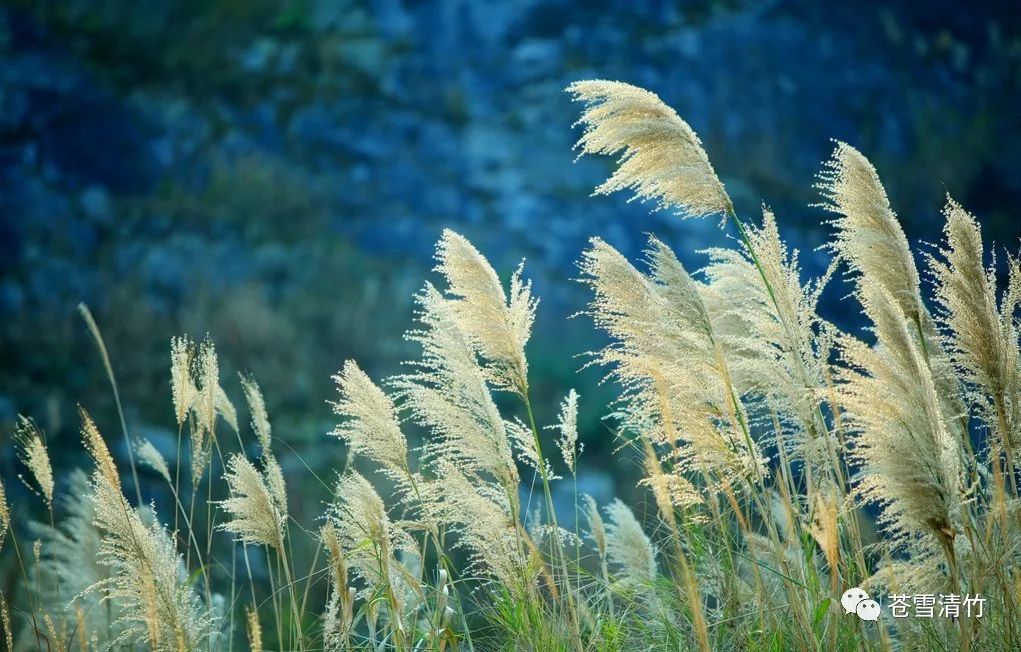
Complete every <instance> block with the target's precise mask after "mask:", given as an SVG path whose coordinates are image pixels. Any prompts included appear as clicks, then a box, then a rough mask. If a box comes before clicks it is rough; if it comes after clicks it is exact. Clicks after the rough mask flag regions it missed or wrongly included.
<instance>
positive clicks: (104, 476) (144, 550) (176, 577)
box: [82, 411, 213, 651]
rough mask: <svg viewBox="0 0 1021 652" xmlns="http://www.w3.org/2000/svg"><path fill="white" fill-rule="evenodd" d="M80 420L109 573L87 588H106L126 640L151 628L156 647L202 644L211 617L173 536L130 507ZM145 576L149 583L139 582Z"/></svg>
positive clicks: (88, 423) (90, 428) (148, 637)
mask: <svg viewBox="0 0 1021 652" xmlns="http://www.w3.org/2000/svg"><path fill="white" fill-rule="evenodd" d="M82 420H83V423H84V425H83V431H84V433H85V444H86V448H87V449H88V450H89V453H90V454H91V455H92V457H93V460H94V461H95V462H96V470H95V472H94V473H93V476H92V495H91V500H92V503H93V505H94V507H95V525H96V527H97V528H98V529H99V531H100V532H102V537H103V538H102V541H101V544H100V548H99V551H98V553H97V558H98V559H99V561H100V563H101V564H103V565H104V566H106V567H107V568H109V569H110V574H111V578H110V579H109V580H102V581H100V582H98V583H97V584H94V585H93V586H91V587H89V589H87V591H88V592H93V591H106V592H107V596H108V597H109V599H110V600H111V602H113V603H115V604H118V605H120V606H121V608H122V609H123V611H124V615H123V616H122V617H121V619H120V621H121V623H122V624H123V625H124V627H125V631H124V633H123V635H122V636H123V637H124V639H125V640H128V641H133V642H138V643H140V642H142V641H146V642H148V643H150V644H151V643H152V641H153V638H154V637H153V628H154V627H155V628H156V638H158V641H159V647H158V648H157V649H159V650H168V651H176V650H178V649H181V648H182V647H183V648H184V649H188V648H190V647H193V646H200V645H201V644H202V642H203V641H204V640H205V639H206V638H207V637H208V636H209V633H210V631H211V630H212V628H213V618H212V617H211V615H210V613H209V611H208V609H206V608H204V607H203V606H202V604H201V602H200V601H199V599H198V597H197V596H196V595H195V593H194V591H193V590H192V587H191V585H190V584H188V583H187V582H185V581H183V580H182V574H180V573H179V570H180V568H181V560H180V557H179V556H178V554H177V551H176V549H175V547H174V540H173V538H172V537H171V536H170V535H169V534H168V533H167V532H166V531H165V530H164V529H163V528H162V527H161V526H160V525H159V523H157V522H155V521H154V522H153V523H152V524H151V525H149V526H146V525H145V524H144V523H143V522H142V519H141V518H140V516H139V513H138V512H137V511H135V510H134V509H132V508H131V507H130V506H129V505H128V502H127V500H125V498H124V495H123V494H122V493H121V486H120V481H119V478H118V476H117V474H116V470H115V469H114V470H113V471H111V469H112V466H113V460H112V458H111V457H110V452H109V450H108V449H107V448H106V445H105V443H104V442H103V439H102V436H101V435H100V434H99V431H98V429H97V428H96V427H95V424H94V423H93V422H92V420H91V419H90V418H89V417H88V415H87V414H85V412H84V411H82ZM145 577H149V578H151V582H149V581H140V579H141V578H145Z"/></svg>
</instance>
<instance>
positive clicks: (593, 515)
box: [582, 494, 606, 559]
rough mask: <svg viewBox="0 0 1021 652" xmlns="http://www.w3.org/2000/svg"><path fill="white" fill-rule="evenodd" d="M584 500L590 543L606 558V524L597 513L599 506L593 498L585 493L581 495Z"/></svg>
mask: <svg viewBox="0 0 1021 652" xmlns="http://www.w3.org/2000/svg"><path fill="white" fill-rule="evenodd" d="M582 498H583V499H584V502H585V520H586V521H588V536H589V539H591V540H592V544H593V545H594V546H595V547H596V552H598V553H599V556H600V557H601V558H603V559H605V558H606V524H605V523H604V522H603V517H602V515H601V514H600V513H599V506H598V505H597V504H596V501H595V499H594V498H593V497H592V496H590V495H588V494H585V495H584V496H583V497H582Z"/></svg>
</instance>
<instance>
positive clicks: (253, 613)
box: [245, 605, 262, 652]
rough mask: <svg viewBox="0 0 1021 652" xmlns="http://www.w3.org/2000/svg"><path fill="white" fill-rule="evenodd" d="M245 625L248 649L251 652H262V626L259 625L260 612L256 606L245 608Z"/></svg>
mask: <svg viewBox="0 0 1021 652" xmlns="http://www.w3.org/2000/svg"><path fill="white" fill-rule="evenodd" d="M245 625H246V627H245V629H246V632H247V634H248V649H249V650H251V652H262V625H260V624H259V611H258V609H257V608H256V607H255V606H254V605H251V606H248V607H245Z"/></svg>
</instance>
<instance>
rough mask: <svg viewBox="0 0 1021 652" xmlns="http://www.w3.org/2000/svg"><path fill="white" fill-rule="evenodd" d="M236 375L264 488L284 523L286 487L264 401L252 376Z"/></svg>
mask: <svg viewBox="0 0 1021 652" xmlns="http://www.w3.org/2000/svg"><path fill="white" fill-rule="evenodd" d="M238 375H239V377H240V379H241V388H242V390H243V391H244V393H245V400H246V401H247V402H248V411H249V412H250V413H251V421H252V430H253V431H254V432H255V437H256V439H258V440H259V448H260V449H261V451H260V453H261V457H262V473H263V476H264V477H265V481H266V486H267V487H268V488H269V492H270V495H271V496H272V497H273V501H274V502H275V503H276V506H277V509H278V510H279V511H280V515H281V516H282V517H283V519H284V521H286V520H287V486H286V483H285V482H284V473H283V471H282V470H281V468H280V464H279V462H278V461H277V458H276V456H275V455H274V454H273V449H272V441H273V428H272V426H271V425H270V422H269V414H268V413H267V412H266V401H265V400H264V399H263V397H262V390H260V389H259V383H257V382H256V381H255V378H254V377H253V376H251V375H248V376H245V375H242V374H238Z"/></svg>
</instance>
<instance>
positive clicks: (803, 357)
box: [703, 209, 835, 467]
mask: <svg viewBox="0 0 1021 652" xmlns="http://www.w3.org/2000/svg"><path fill="white" fill-rule="evenodd" d="M746 233H747V236H748V240H749V242H750V244H751V249H748V248H747V247H743V248H742V249H740V250H737V249H722V248H714V249H710V250H709V251H708V253H709V255H710V258H711V262H710V263H709V265H708V266H706V268H705V269H704V270H703V271H704V274H705V277H706V279H707V280H708V281H709V288H708V290H707V292H706V293H704V296H706V300H707V302H710V303H713V304H714V305H716V306H718V309H717V311H716V312H717V313H718V315H719V316H718V318H717V319H716V322H715V330H716V334H717V336H718V337H719V338H720V339H721V340H722V341H723V343H724V344H723V346H724V348H725V349H728V350H732V351H738V352H739V355H735V356H732V357H731V358H729V360H731V368H732V372H733V376H734V379H735V384H736V385H738V386H739V387H740V388H742V390H743V391H750V392H752V393H753V394H755V395H756V396H759V397H762V398H764V399H765V400H766V402H767V404H768V405H769V406H770V408H771V409H772V410H774V411H775V412H777V414H778V415H779V416H780V417H781V421H782V423H783V425H787V424H790V425H791V428H789V430H790V437H789V439H791V443H792V444H793V446H792V448H793V451H794V452H795V454H796V456H797V457H800V458H802V459H808V460H809V461H810V462H812V463H813V465H815V466H816V467H819V466H821V465H823V464H825V463H826V460H825V454H826V450H827V448H828V447H829V446H830V445H835V442H834V441H832V437H831V435H830V433H829V429H828V428H827V427H826V424H825V423H824V422H823V421H822V419H821V416H820V413H819V404H820V396H821V393H822V392H821V389H822V388H824V387H825V376H826V374H825V368H826V364H827V356H828V354H829V347H828V346H827V345H826V342H827V339H826V337H820V336H819V333H820V332H821V331H824V330H825V329H826V328H827V326H828V325H827V324H826V323H825V322H824V321H823V320H822V319H821V318H820V317H819V316H818V314H817V312H816V307H817V304H818V301H819V295H820V293H821V292H822V289H823V288H824V287H825V284H826V282H827V281H828V280H829V275H830V273H831V272H832V270H833V267H832V266H831V268H830V270H828V271H827V273H826V274H825V275H824V276H823V277H822V278H821V279H819V280H817V281H815V282H814V283H803V282H802V281H801V270H800V268H799V265H798V256H797V251H794V252H790V251H788V250H787V247H786V245H785V244H784V243H783V241H782V240H781V239H780V234H779V230H778V229H777V225H776V218H775V217H774V216H773V213H772V212H770V211H769V210H768V209H764V210H763V222H762V225H761V226H754V225H748V226H747V227H746ZM752 251H754V252H755V257H756V258H755V259H757V260H758V265H756V263H755V259H753V258H752ZM763 276H765V279H766V280H767V281H768V282H769V287H770V288H771V289H772V293H770V291H769V290H768V289H767V287H766V284H765V283H764V282H763ZM824 437H829V438H830V442H829V444H827V442H826V440H825V439H824Z"/></svg>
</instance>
